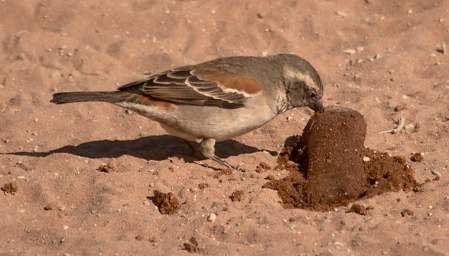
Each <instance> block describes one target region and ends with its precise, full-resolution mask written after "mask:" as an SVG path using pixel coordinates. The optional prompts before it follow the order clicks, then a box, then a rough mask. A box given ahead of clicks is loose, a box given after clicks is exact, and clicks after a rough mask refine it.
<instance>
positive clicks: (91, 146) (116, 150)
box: [8, 135, 277, 162]
mask: <svg viewBox="0 0 449 256" xmlns="http://www.w3.org/2000/svg"><path fill="white" fill-rule="evenodd" d="M215 150H216V154H217V156H219V157H222V158H227V157H229V156H236V155H240V154H249V153H254V152H260V151H268V152H269V153H270V154H272V155H276V154H277V152H275V151H271V150H263V149H258V148H255V147H252V146H247V145H244V144H242V143H240V142H238V141H235V140H227V141H223V142H217V144H216V147H215ZM57 153H66V154H72V155H77V156H81V157H87V158H91V159H96V158H116V157H120V156H123V155H131V156H134V157H137V158H141V159H145V160H156V161H160V160H165V159H167V158H169V157H174V156H176V157H180V158H183V159H184V161H186V162H193V161H195V160H197V159H198V158H196V157H194V155H193V152H192V150H191V149H190V148H189V147H188V145H187V144H186V143H184V142H183V141H182V140H181V139H179V138H177V137H174V136H170V135H161V136H148V137H142V138H138V139H134V140H97V141H90V142H85V143H82V144H79V145H76V146H72V145H68V146H64V147H61V148H57V149H53V150H50V151H46V152H24V151H22V152H12V153H8V154H11V155H19V156H31V157H46V156H49V155H52V154H57Z"/></svg>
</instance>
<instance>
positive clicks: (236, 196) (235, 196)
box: [229, 190, 245, 202]
mask: <svg viewBox="0 0 449 256" xmlns="http://www.w3.org/2000/svg"><path fill="white" fill-rule="evenodd" d="M244 196H245V192H243V191H242V190H236V191H234V192H232V194H231V195H230V196H229V198H230V199H231V200H232V201H233V202H235V201H239V202H240V201H242V200H243V197H244Z"/></svg>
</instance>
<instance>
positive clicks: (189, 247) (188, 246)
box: [184, 237, 200, 253]
mask: <svg viewBox="0 0 449 256" xmlns="http://www.w3.org/2000/svg"><path fill="white" fill-rule="evenodd" d="M184 250H186V251H188V252H190V253H199V252H200V247H199V244H198V241H197V240H196V238H195V237H191V238H190V239H189V242H187V243H184Z"/></svg>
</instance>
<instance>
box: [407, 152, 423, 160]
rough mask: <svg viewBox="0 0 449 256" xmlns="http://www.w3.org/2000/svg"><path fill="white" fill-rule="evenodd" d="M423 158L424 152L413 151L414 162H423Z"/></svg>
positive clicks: (411, 157)
mask: <svg viewBox="0 0 449 256" xmlns="http://www.w3.org/2000/svg"><path fill="white" fill-rule="evenodd" d="M423 159H424V157H423V154H422V153H413V154H411V156H410V160H411V161H412V162H422V160H423Z"/></svg>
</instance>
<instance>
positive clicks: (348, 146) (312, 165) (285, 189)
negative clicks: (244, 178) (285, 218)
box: [264, 107, 417, 210]
mask: <svg viewBox="0 0 449 256" xmlns="http://www.w3.org/2000/svg"><path fill="white" fill-rule="evenodd" d="M365 135H366V123H365V120H364V118H363V116H362V115H361V114H360V113H358V112H357V111H355V110H351V109H346V108H336V107H334V108H328V109H326V111H325V112H324V113H316V114H315V115H314V116H313V117H312V118H311V119H310V121H309V122H308V124H307V126H306V127H305V128H304V131H303V134H302V136H300V137H296V142H295V143H293V144H292V145H293V146H286V148H284V149H283V150H282V152H281V154H280V156H279V159H278V164H279V165H282V166H283V167H284V168H286V169H287V170H289V171H290V176H288V177H286V178H283V179H281V180H274V181H270V182H268V183H267V184H265V185H264V187H267V188H272V189H275V190H277V191H278V193H279V195H280V197H281V199H282V201H283V204H284V207H286V208H292V207H294V208H307V209H313V210H329V209H332V208H334V207H337V206H341V205H347V204H348V203H350V202H353V201H355V200H358V199H361V198H367V197H371V196H374V195H379V194H382V193H384V192H389V191H399V190H406V191H408V190H412V189H413V188H414V187H416V186H417V182H416V181H415V178H414V173H413V170H412V169H411V168H410V167H409V166H408V165H407V164H406V162H405V160H404V159H403V158H401V157H391V156H389V155H388V154H386V153H379V152H376V151H374V150H371V149H368V148H365V147H364V141H365ZM286 144H287V143H286ZM290 144H291V142H290ZM292 161H293V163H292Z"/></svg>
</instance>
